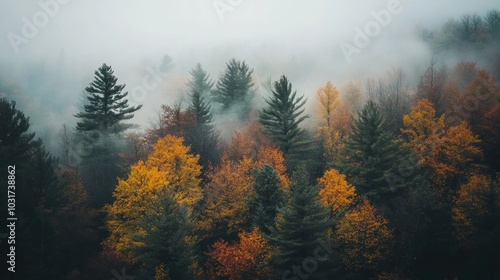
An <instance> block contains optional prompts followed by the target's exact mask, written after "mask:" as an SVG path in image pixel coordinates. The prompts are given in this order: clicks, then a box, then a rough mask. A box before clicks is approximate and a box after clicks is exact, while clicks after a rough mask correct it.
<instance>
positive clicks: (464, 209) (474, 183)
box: [452, 175, 492, 241]
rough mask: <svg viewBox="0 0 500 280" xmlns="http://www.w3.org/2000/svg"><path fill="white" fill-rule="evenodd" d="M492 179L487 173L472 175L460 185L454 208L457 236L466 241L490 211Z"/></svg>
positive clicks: (453, 218) (453, 219)
mask: <svg viewBox="0 0 500 280" xmlns="http://www.w3.org/2000/svg"><path fill="white" fill-rule="evenodd" d="M491 194H492V193H491V181H490V180H489V179H488V177H486V176H485V175H472V176H471V177H470V179H469V181H468V182H467V183H465V184H462V185H461V186H460V189H459V190H458V193H457V197H456V198H455V201H454V207H453V209H452V211H453V216H452V221H453V226H454V228H455V236H456V237H457V239H459V240H461V241H465V240H466V239H468V238H469V236H470V235H472V234H473V233H474V232H475V231H477V229H478V224H479V223H480V220H481V218H483V217H484V216H485V215H486V214H487V212H488V205H487V204H488V198H489V197H490V195H491Z"/></svg>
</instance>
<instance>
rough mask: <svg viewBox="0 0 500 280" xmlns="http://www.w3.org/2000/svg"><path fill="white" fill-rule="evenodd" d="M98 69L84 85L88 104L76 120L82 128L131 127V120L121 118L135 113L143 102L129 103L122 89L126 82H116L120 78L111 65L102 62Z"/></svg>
mask: <svg viewBox="0 0 500 280" xmlns="http://www.w3.org/2000/svg"><path fill="white" fill-rule="evenodd" d="M94 73H95V77H94V78H95V80H94V81H93V82H92V83H91V84H90V86H88V87H86V88H85V91H86V92H87V93H88V96H87V100H88V102H89V104H86V105H84V108H83V112H80V113H78V114H76V115H75V117H77V118H79V119H82V120H81V121H80V122H78V123H77V124H76V129H77V130H78V131H80V132H111V133H120V132H123V131H124V130H125V129H127V128H129V127H130V126H131V125H130V124H127V125H126V124H123V123H122V121H124V120H129V119H131V118H133V117H134V114H133V113H134V112H135V111H137V110H139V109H140V108H141V107H142V105H139V106H133V107H130V106H129V104H128V100H127V99H125V97H126V96H127V95H128V92H125V93H122V90H123V89H124V88H125V85H117V84H116V82H117V81H118V79H117V78H116V77H115V76H114V75H113V73H114V71H113V70H112V69H111V66H108V65H106V64H103V65H102V66H101V67H100V68H99V69H98V70H97V71H95V72H94Z"/></svg>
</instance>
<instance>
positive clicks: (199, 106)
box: [187, 63, 214, 126]
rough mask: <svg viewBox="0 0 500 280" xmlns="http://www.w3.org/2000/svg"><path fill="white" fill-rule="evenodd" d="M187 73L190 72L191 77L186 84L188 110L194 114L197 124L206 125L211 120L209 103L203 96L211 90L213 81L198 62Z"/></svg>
mask: <svg viewBox="0 0 500 280" xmlns="http://www.w3.org/2000/svg"><path fill="white" fill-rule="evenodd" d="M189 74H191V79H190V80H189V81H188V84H187V85H188V87H189V91H190V97H191V102H190V104H189V109H188V110H189V111H190V112H191V113H192V114H194V116H195V118H194V119H195V123H196V125H197V126H200V125H207V124H209V123H210V122H211V121H212V114H211V113H210V105H208V104H207V103H206V102H205V98H206V97H207V96H208V94H209V93H210V92H211V90H212V87H213V86H214V82H213V81H212V80H211V79H210V75H208V74H207V72H206V71H205V70H203V68H202V67H201V64H199V63H198V64H197V65H196V68H194V69H192V70H191V71H189Z"/></svg>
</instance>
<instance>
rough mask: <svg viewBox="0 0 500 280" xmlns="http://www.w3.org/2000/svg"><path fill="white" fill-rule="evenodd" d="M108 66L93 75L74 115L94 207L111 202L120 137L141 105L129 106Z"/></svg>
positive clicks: (117, 165) (84, 170)
mask: <svg viewBox="0 0 500 280" xmlns="http://www.w3.org/2000/svg"><path fill="white" fill-rule="evenodd" d="M113 74H114V71H113V70H112V69H111V67H110V66H108V65H106V64H103V65H102V66H101V67H100V68H99V69H98V70H97V71H95V76H94V81H93V82H92V83H90V85H89V86H88V87H86V88H85V91H86V92H87V96H86V98H85V100H84V105H83V109H82V112H79V113H78V114H76V115H75V117H76V118H78V119H80V121H78V122H77V124H76V130H77V131H78V132H79V133H80V136H82V138H83V142H82V147H83V149H82V152H81V157H82V176H83V178H84V181H85V183H86V186H87V187H88V188H89V191H90V194H91V197H92V200H93V204H94V205H95V206H97V207H100V206H102V205H104V204H105V203H107V202H110V201H111V193H112V191H113V186H115V184H116V178H117V177H118V176H120V175H122V173H121V169H120V163H119V156H118V153H119V151H118V150H119V149H118V146H119V143H120V142H121V140H122V137H121V133H122V132H124V131H125V130H126V129H128V128H130V127H131V126H132V124H125V123H124V121H126V120H129V119H131V118H132V117H133V116H134V114H133V113H134V112H136V111H137V110H139V109H140V108H141V107H142V105H139V106H132V107H131V106H129V104H128V100H127V99H126V97H127V95H128V92H125V93H122V90H123V89H124V88H125V85H119V84H117V81H118V79H117V78H116V77H115V76H114V75H113Z"/></svg>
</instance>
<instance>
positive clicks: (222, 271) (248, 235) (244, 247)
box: [207, 228, 271, 280]
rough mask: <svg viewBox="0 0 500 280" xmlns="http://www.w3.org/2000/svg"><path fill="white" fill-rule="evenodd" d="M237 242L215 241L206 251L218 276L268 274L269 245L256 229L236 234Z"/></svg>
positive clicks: (255, 277)
mask: <svg viewBox="0 0 500 280" xmlns="http://www.w3.org/2000/svg"><path fill="white" fill-rule="evenodd" d="M238 237H239V242H236V243H234V244H229V243H227V242H226V241H223V240H220V241H217V242H216V243H215V244H214V245H213V246H212V249H211V250H210V251H209V252H208V253H207V255H208V258H209V261H208V262H209V265H210V266H211V268H212V270H213V271H214V273H215V275H216V276H218V277H227V278H228V279H229V280H234V279H265V278H266V277H267V276H269V275H270V268H269V265H268V263H269V260H270V259H271V247H270V245H269V244H268V242H267V240H266V239H265V238H264V237H262V235H261V234H260V233H259V231H258V229H257V228H255V229H254V230H253V231H252V232H241V233H239V234H238Z"/></svg>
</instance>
